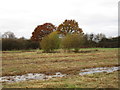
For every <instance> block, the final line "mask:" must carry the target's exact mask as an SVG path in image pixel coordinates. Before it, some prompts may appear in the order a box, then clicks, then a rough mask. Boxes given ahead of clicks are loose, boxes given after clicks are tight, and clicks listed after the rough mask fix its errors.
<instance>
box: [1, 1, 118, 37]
mask: <svg viewBox="0 0 120 90" xmlns="http://www.w3.org/2000/svg"><path fill="white" fill-rule="evenodd" d="M118 1H119V0H0V33H1V34H3V33H4V32H7V31H11V32H13V33H14V34H15V36H16V37H18V38H20V37H25V38H28V39H29V38H30V37H31V35H32V32H33V31H34V29H35V28H36V27H37V26H38V25H42V24H44V23H46V22H47V23H52V24H54V25H55V26H58V25H59V24H61V23H62V22H63V21H64V20H65V19H68V20H70V19H74V20H75V21H77V22H78V24H79V27H80V28H82V29H83V32H84V33H88V34H90V33H94V34H98V33H104V34H105V35H106V36H107V37H115V36H118Z"/></svg>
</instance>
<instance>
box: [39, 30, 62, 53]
mask: <svg viewBox="0 0 120 90" xmlns="http://www.w3.org/2000/svg"><path fill="white" fill-rule="evenodd" d="M59 45H60V39H59V36H58V34H57V32H52V33H51V34H49V35H48V36H45V37H44V38H43V39H42V41H41V42H40V46H41V48H42V49H43V50H44V52H52V51H54V49H58V48H59Z"/></svg>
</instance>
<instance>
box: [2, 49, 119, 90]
mask: <svg viewBox="0 0 120 90" xmlns="http://www.w3.org/2000/svg"><path fill="white" fill-rule="evenodd" d="M110 66H118V49H117V48H116V49H100V48H99V49H97V50H96V49H82V51H81V52H80V53H41V51H40V52H39V53H38V51H33V52H25V51H24V52H20V51H18V52H17V51H15V52H12V51H7V52H5V51H4V53H3V54H2V75H3V76H6V75H23V74H26V73H45V74H54V73H55V72H61V73H65V74H69V76H68V77H64V78H54V79H52V80H47V81H41V80H33V81H25V82H18V83H9V84H8V83H3V86H4V87H9V88H10V87H11V88H14V87H15V88H61V87H65V88H90V87H92V88H98V87H99V88H117V87H118V84H117V83H118V78H117V77H118V76H117V72H114V73H110V74H108V73H97V74H91V75H85V76H79V75H78V73H79V72H80V69H83V68H92V67H110Z"/></svg>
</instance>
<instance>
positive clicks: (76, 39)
mask: <svg viewBox="0 0 120 90" xmlns="http://www.w3.org/2000/svg"><path fill="white" fill-rule="evenodd" d="M83 44H84V37H83V34H68V35H66V37H64V38H63V39H62V43H61V46H62V48H63V49H68V50H70V49H72V48H73V49H74V50H75V52H78V51H79V49H80V47H82V46H83Z"/></svg>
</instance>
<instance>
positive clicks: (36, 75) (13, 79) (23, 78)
mask: <svg viewBox="0 0 120 90" xmlns="http://www.w3.org/2000/svg"><path fill="white" fill-rule="evenodd" d="M117 70H120V66H119V67H100V68H90V69H82V70H81V71H82V72H80V73H79V75H86V74H92V73H99V72H107V73H110V72H114V71H117ZM64 76H66V74H62V73H60V72H56V74H55V75H45V74H39V73H28V74H25V75H21V76H20V75H18V76H4V77H0V82H19V81H28V80H47V79H51V78H56V77H64Z"/></svg>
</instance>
